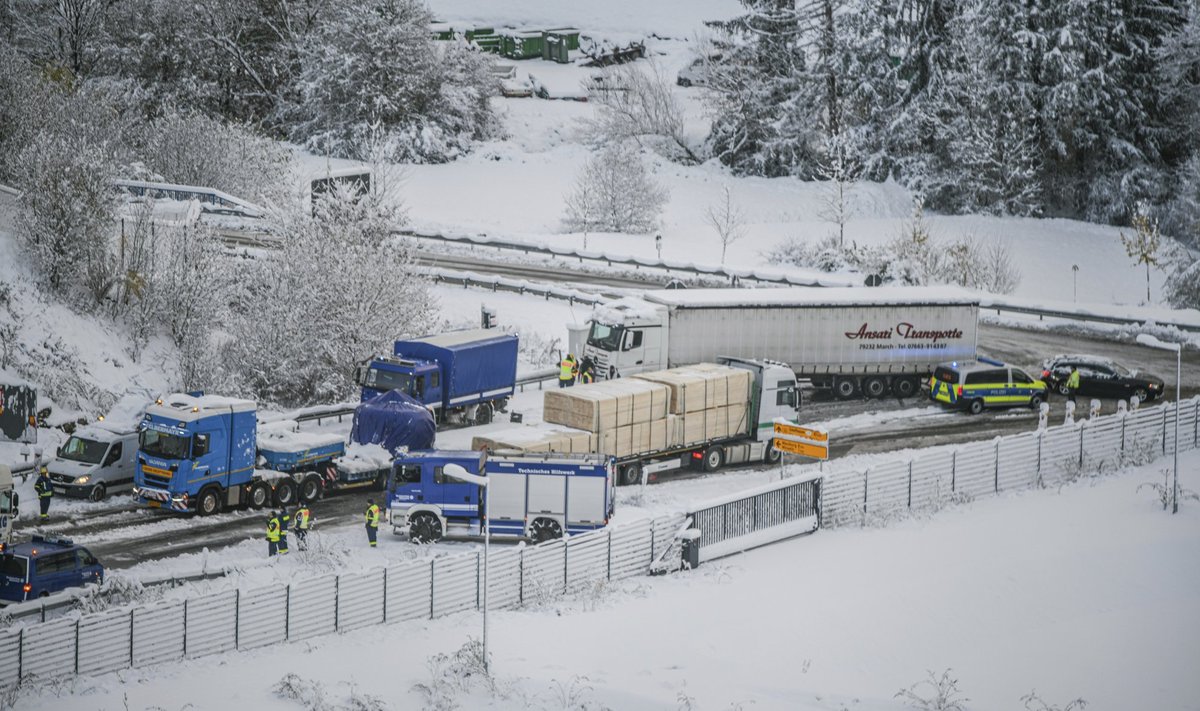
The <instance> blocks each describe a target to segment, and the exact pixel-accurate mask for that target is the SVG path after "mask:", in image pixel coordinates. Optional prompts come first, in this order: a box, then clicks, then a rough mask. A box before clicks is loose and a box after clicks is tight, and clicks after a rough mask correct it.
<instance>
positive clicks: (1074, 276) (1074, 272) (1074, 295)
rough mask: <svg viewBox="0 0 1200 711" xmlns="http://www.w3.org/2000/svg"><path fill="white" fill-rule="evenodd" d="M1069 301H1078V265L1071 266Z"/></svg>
mask: <svg viewBox="0 0 1200 711" xmlns="http://www.w3.org/2000/svg"><path fill="white" fill-rule="evenodd" d="M1071 301H1079V265H1078V264H1072V265H1071Z"/></svg>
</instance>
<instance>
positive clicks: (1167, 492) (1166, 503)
mask: <svg viewBox="0 0 1200 711" xmlns="http://www.w3.org/2000/svg"><path fill="white" fill-rule="evenodd" d="M1159 471H1160V473H1161V474H1162V476H1163V480H1162V483H1161V484H1160V483H1158V482H1156V481H1148V482H1146V483H1144V484H1138V488H1137V490H1138V491H1141V490H1142V489H1150V490H1151V491H1152V492H1154V495H1155V498H1156V499H1157V500H1158V503H1160V504H1162V507H1163V511H1166V510H1167V509H1169V508H1171V505H1172V504H1173V503H1176V502H1177V501H1187V500H1189V499H1190V500H1192V501H1200V494H1197V493H1196V492H1194V491H1192V490H1191V489H1185V488H1183V487H1182V486H1181V487H1179V496H1178V498H1176V496H1175V481H1174V478H1173V475H1174V473H1175V472H1174V470H1173V469H1172V468H1171V467H1163V468H1162V469H1161V470H1159Z"/></svg>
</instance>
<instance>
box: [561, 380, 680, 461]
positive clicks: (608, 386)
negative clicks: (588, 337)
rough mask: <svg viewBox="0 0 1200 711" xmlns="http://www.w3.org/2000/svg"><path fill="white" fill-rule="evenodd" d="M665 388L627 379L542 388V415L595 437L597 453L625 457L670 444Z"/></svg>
mask: <svg viewBox="0 0 1200 711" xmlns="http://www.w3.org/2000/svg"><path fill="white" fill-rule="evenodd" d="M669 400H670V390H669V388H668V387H667V386H665V385H663V384H661V383H654V382H650V381H645V380H635V379H633V378H626V379H623V380H606V381H604V382H600V383H593V384H591V385H580V386H576V387H573V388H563V389H560V390H548V391H546V395H545V399H544V402H543V408H542V419H543V420H545V421H546V422H549V423H554V424H558V425H564V426H566V427H571V428H575V429H580V430H586V431H587V432H591V433H594V434H595V435H596V437H597V445H598V449H597V450H596V451H598V452H599V453H602V454H608V455H610V456H614V457H618V458H624V457H630V456H633V455H636V454H648V453H650V452H659V451H662V450H664V449H667V448H669V447H671V446H673V444H672V442H671V437H670V434H669V433H670V432H672V431H673V428H672V427H671V426H669V425H670V423H669V422H668V420H667V416H668V409H669V405H670V403H669Z"/></svg>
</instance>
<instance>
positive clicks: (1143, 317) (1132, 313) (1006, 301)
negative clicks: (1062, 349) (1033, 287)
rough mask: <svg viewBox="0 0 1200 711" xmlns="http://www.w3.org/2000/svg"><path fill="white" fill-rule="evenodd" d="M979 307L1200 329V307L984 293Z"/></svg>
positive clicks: (1074, 319)
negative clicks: (1052, 299)
mask: <svg viewBox="0 0 1200 711" xmlns="http://www.w3.org/2000/svg"><path fill="white" fill-rule="evenodd" d="M979 308H980V309H982V310H989V311H995V312H996V313H997V314H999V313H1003V312H1008V313H1018V314H1027V315H1032V316H1039V317H1049V318H1061V319H1066V320H1069V321H1094V322H1097V323H1112V324H1118V325H1143V324H1154V325H1157V326H1166V327H1169V328H1177V329H1179V330H1181V331H1193V332H1200V311H1197V310H1195V309H1170V308H1158V307H1154V306H1118V305H1115V304H1076V303H1070V304H1068V303H1062V302H1047V301H1043V300H1039V301H1031V300H1029V299H1019V298H1016V297H1009V296H993V295H991V294H981V295H980V299H979Z"/></svg>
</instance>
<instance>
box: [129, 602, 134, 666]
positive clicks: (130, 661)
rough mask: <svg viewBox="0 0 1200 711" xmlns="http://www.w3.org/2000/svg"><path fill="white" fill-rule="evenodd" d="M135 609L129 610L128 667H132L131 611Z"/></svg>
mask: <svg viewBox="0 0 1200 711" xmlns="http://www.w3.org/2000/svg"><path fill="white" fill-rule="evenodd" d="M134 612H135V610H130V611H129V668H130V669H133V613H134Z"/></svg>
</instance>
